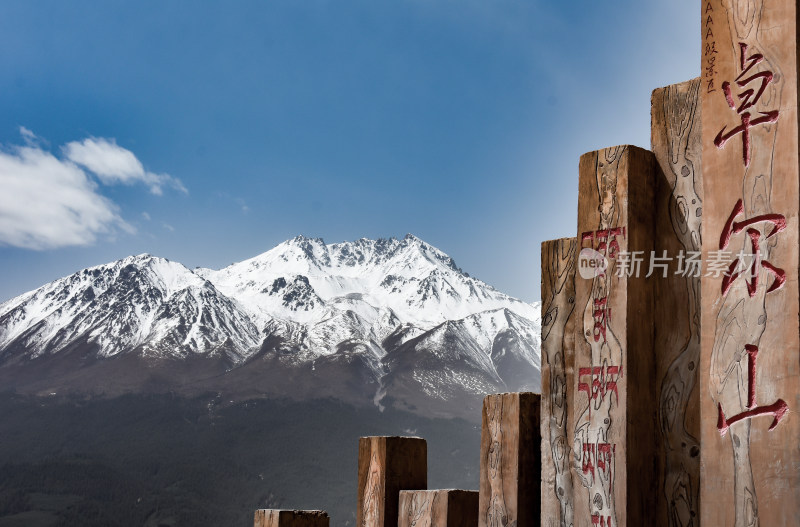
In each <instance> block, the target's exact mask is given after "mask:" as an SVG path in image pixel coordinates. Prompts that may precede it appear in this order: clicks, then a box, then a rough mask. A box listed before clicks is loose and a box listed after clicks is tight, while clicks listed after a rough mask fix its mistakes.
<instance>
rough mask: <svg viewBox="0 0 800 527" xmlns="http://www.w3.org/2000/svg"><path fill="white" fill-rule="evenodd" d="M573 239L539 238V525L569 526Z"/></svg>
mask: <svg viewBox="0 0 800 527" xmlns="http://www.w3.org/2000/svg"><path fill="white" fill-rule="evenodd" d="M577 257H578V241H577V239H576V238H562V239H560V240H552V241H546V242H544V243H542V348H541V349H542V399H541V401H542V408H541V418H542V425H541V428H542V430H541V435H542V497H541V500H542V502H541V508H542V512H541V514H542V525H543V526H545V527H572V525H573V520H572V515H573V506H572V494H573V489H572V470H571V469H572V448H571V444H572V440H571V434H570V433H568V430H569V428H568V416H569V411H568V409H570V408H572V396H573V393H572V390H568V389H567V387H568V386H571V385H572V382H573V379H574V372H573V368H574V365H575V348H574V342H575V334H574V333H575V332H574V327H573V324H574V320H575V318H574V317H573V316H572V314H573V311H574V310H575V263H576V261H577Z"/></svg>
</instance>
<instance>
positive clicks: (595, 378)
mask: <svg viewBox="0 0 800 527" xmlns="http://www.w3.org/2000/svg"><path fill="white" fill-rule="evenodd" d="M586 376H589V377H590V380H591V386H590V384H589V383H588V382H581V380H582V379H583V378H584V377H586ZM620 377H622V367H621V366H594V367H593V368H578V391H579V392H586V396H587V397H588V398H589V401H590V402H594V401H596V400H597V399H600V401H604V400H605V397H606V394H610V393H613V394H614V395H615V396H616V399H617V401H616V402H617V403H619V391H618V389H617V380H618V379H619V378H620ZM592 406H594V405H593V404H589V415H591V413H592Z"/></svg>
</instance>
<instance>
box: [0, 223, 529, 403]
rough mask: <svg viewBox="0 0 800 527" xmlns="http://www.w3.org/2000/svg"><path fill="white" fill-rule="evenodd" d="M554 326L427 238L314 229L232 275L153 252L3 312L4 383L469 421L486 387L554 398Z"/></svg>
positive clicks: (30, 389) (48, 288) (25, 298)
mask: <svg viewBox="0 0 800 527" xmlns="http://www.w3.org/2000/svg"><path fill="white" fill-rule="evenodd" d="M539 317H540V314H539V306H538V305H537V304H527V303H524V302H521V301H519V300H517V299H514V298H511V297H509V296H508V295H505V294H503V293H501V292H499V291H497V290H495V289H494V288H492V287H491V286H489V285H487V284H485V283H483V282H481V281H480V280H477V279H475V278H472V277H470V276H469V275H468V274H466V273H465V272H463V271H462V270H461V269H459V268H458V267H457V266H456V264H455V262H454V261H453V259H452V258H450V257H449V256H447V255H446V254H444V253H443V252H442V251H440V250H438V249H436V248H435V247H432V246H430V245H429V244H427V243H425V242H424V241H422V240H420V239H419V238H416V237H414V236H412V235H407V236H406V237H405V238H404V239H402V240H397V239H394V238H391V239H388V240H387V239H378V240H368V239H361V240H357V241H354V242H344V243H335V244H325V243H324V242H323V241H322V240H320V239H310V238H305V237H303V236H299V237H297V238H294V239H292V240H289V241H286V242H284V243H282V244H280V245H278V246H277V247H275V248H273V249H272V250H270V251H267V252H265V253H263V254H261V255H258V256H256V257H255V258H251V259H249V260H245V261H243V262H240V263H236V264H233V265H231V266H229V267H226V268H224V269H221V270H211V269H202V268H198V269H194V270H190V269H188V268H186V267H185V266H183V265H181V264H179V263H176V262H170V261H168V260H165V259H163V258H158V257H154V256H150V255H146V254H145V255H139V256H131V257H128V258H125V259H123V260H119V261H116V262H112V263H109V264H106V265H101V266H97V267H92V268H89V269H84V270H82V271H79V272H77V273H75V274H73V275H71V276H68V277H65V278H61V279H59V280H56V281H54V282H51V283H49V284H46V285H44V286H42V287H40V288H39V289H37V290H35V291H31V292H29V293H26V294H23V295H20V296H19V297H16V298H13V299H11V300H9V301H7V302H5V303H3V304H0V381H2V382H3V385H4V386H6V387H8V388H13V389H16V390H18V391H21V392H27V393H39V394H49V393H60V392H64V391H67V392H85V393H92V394H106V395H113V394H118V393H123V392H151V391H161V392H163V391H174V392H180V393H188V394H191V393H202V392H205V391H215V392H219V393H222V394H224V396H225V397H229V398H230V399H231V400H234V399H241V398H250V397H259V396H263V395H272V396H275V395H281V396H287V397H291V398H296V399H305V398H310V397H328V396H330V397H335V398H337V399H342V400H345V401H348V402H354V403H360V404H375V405H377V406H378V407H380V408H383V407H385V405H392V406H395V407H399V408H402V409H407V410H412V411H419V412H421V413H426V414H431V415H444V416H448V415H454V414H458V415H461V414H464V413H466V412H470V413H472V412H474V409H475V407H476V404H477V401H479V399H480V395H481V394H483V393H487V392H493V391H498V390H519V389H532V390H538V388H539V382H540V381H539V358H540V354H539V342H538V340H539V339H538V333H539V327H540V319H539ZM472 415H473V416H474V413H473V414H472Z"/></svg>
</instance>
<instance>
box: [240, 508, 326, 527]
mask: <svg viewBox="0 0 800 527" xmlns="http://www.w3.org/2000/svg"><path fill="white" fill-rule="evenodd" d="M329 524H330V518H328V514H327V513H326V512H323V511H295V510H282V509H258V510H257V511H256V514H255V520H254V522H253V525H254V527H328V525H329Z"/></svg>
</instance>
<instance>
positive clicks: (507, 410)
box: [478, 393, 542, 527]
mask: <svg viewBox="0 0 800 527" xmlns="http://www.w3.org/2000/svg"><path fill="white" fill-rule="evenodd" d="M539 405H540V397H539V394H536V393H503V394H498V395H488V396H486V398H485V399H484V400H483V415H482V426H481V474H480V498H479V502H480V503H479V512H478V525H479V526H480V527H495V526H499V525H508V526H511V525H515V526H516V527H533V526H538V525H539V521H540V517H539V515H540V508H539V503H540V498H541V478H540V476H541V461H542V460H541V453H540V448H541V435H540V433H539V427H540V418H539V409H540V408H539Z"/></svg>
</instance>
